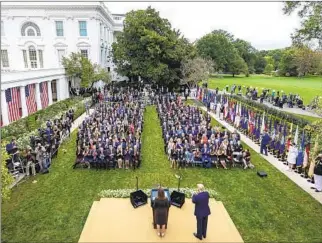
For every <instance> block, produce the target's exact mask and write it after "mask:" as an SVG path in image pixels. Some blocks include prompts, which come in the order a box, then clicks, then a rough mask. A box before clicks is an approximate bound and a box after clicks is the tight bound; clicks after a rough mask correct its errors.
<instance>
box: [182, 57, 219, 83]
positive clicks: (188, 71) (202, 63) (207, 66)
mask: <svg viewBox="0 0 322 243" xmlns="http://www.w3.org/2000/svg"><path fill="white" fill-rule="evenodd" d="M213 69H214V63H213V61H212V60H210V59H203V58H201V57H196V58H194V59H188V60H186V61H183V62H182V64H181V73H182V81H183V82H182V83H184V84H187V85H188V86H189V88H191V87H194V86H195V85H197V84H198V83H199V82H200V81H205V80H207V79H208V78H209V75H210V74H212V72H213Z"/></svg>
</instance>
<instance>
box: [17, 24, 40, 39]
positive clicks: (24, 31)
mask: <svg viewBox="0 0 322 243" xmlns="http://www.w3.org/2000/svg"><path fill="white" fill-rule="evenodd" d="M21 35H22V36H36V35H37V36H41V35H40V29H39V27H38V25H36V24H35V23H33V22H26V23H24V24H23V26H22V27H21Z"/></svg>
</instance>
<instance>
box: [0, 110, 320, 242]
mask: <svg viewBox="0 0 322 243" xmlns="http://www.w3.org/2000/svg"><path fill="white" fill-rule="evenodd" d="M144 120H145V123H144V132H143V151H142V153H143V161H142V167H141V168H140V169H139V170H138V171H135V172H133V171H123V170H122V171H120V170H115V171H95V170H87V169H83V170H81V169H76V170H73V169H72V168H71V166H72V164H73V161H74V159H75V152H74V151H75V139H76V133H75V132H74V133H73V134H72V136H71V139H70V141H68V142H66V144H64V145H63V146H62V148H65V149H67V151H68V152H67V153H66V154H63V153H62V152H60V154H59V155H58V157H57V158H56V159H55V160H54V161H53V165H52V168H51V173H50V174H47V175H39V176H37V177H36V180H37V181H38V182H37V183H35V184H33V183H31V180H30V181H27V182H25V183H24V184H21V185H20V186H19V187H18V188H15V189H14V191H13V194H12V197H11V199H10V200H9V201H8V202H6V203H4V204H3V205H2V240H3V241H5V242H77V241H78V239H79V236H80V233H81V231H82V228H83V225H84V223H85V221H86V218H87V215H88V212H89V210H90V207H91V205H92V203H93V201H94V200H98V199H99V198H98V196H97V194H98V193H99V192H100V191H101V190H103V189H118V188H134V187H135V177H136V176H139V178H140V185H139V186H140V187H141V188H151V187H153V186H154V185H156V184H158V183H159V182H161V183H162V184H163V185H165V186H168V187H176V184H177V180H176V179H175V177H174V175H175V173H181V175H182V176H183V180H182V183H181V185H182V187H191V188H194V187H195V186H196V183H198V182H202V183H204V184H205V186H206V187H207V188H211V189H214V190H216V191H217V192H218V197H217V198H216V199H217V200H221V201H223V203H224V205H225V207H226V209H227V210H228V212H229V214H230V216H231V218H232V219H233V221H234V223H235V224H236V227H237V228H238V230H239V232H240V233H241V235H242V237H243V239H244V240H245V242H257V241H265V242H272V241H276V242H277V241H279V242H280V241H285V242H286V241H287V242H321V241H322V235H321V232H322V225H321V217H322V206H321V205H320V204H319V203H318V202H317V201H315V200H314V199H313V198H311V196H309V195H308V194H307V193H306V192H304V191H303V190H302V189H300V188H298V187H297V186H296V185H295V184H294V183H293V182H292V181H290V180H289V179H288V178H287V177H286V176H284V175H283V174H281V173H280V172H279V171H278V170H277V169H275V167H273V166H271V165H270V164H269V163H268V162H266V161H265V160H264V159H262V158H261V157H260V156H259V155H258V154H257V153H256V152H254V151H251V152H252V160H253V163H254V164H255V166H256V168H257V169H260V170H265V171H266V172H267V173H268V177H267V178H264V179H263V178H260V177H258V176H257V175H256V171H257V169H256V170H243V169H241V168H234V169H232V170H227V171H226V170H223V169H218V170H217V169H209V170H206V169H202V168H190V169H187V170H180V171H175V170H171V169H170V165H169V163H168V161H167V159H166V156H165V154H164V149H163V148H164V144H163V140H162V136H161V128H160V125H159V124H160V122H159V120H158V116H157V113H156V110H155V107H147V111H146V113H145V117H144ZM213 122H214V123H215V121H213ZM188 200H189V199H188ZM191 213H192V212H191ZM124 220H126V219H124ZM209 227H210V228H209V229H208V230H211V225H210V226H209ZM191 233H192V232H191Z"/></svg>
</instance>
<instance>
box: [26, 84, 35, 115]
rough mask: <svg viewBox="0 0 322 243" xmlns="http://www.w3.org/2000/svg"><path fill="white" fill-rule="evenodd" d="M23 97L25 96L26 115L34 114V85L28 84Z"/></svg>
mask: <svg viewBox="0 0 322 243" xmlns="http://www.w3.org/2000/svg"><path fill="white" fill-rule="evenodd" d="M25 95H26V104H27V110H28V114H31V113H34V112H36V111H37V103H36V96H35V84H28V85H27V86H26V87H25Z"/></svg>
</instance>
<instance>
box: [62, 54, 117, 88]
mask: <svg viewBox="0 0 322 243" xmlns="http://www.w3.org/2000/svg"><path fill="white" fill-rule="evenodd" d="M63 66H64V68H65V70H66V74H67V75H68V76H72V77H77V78H80V79H81V87H84V88H86V87H90V86H91V85H92V84H93V83H94V82H96V81H99V80H102V81H104V82H105V83H108V82H110V81H111V76H110V74H109V73H108V72H107V71H106V70H105V69H103V68H101V67H100V66H99V65H97V64H92V63H91V61H90V60H89V59H88V58H86V57H83V56H82V55H81V53H74V52H72V53H71V54H70V55H69V57H63Z"/></svg>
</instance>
